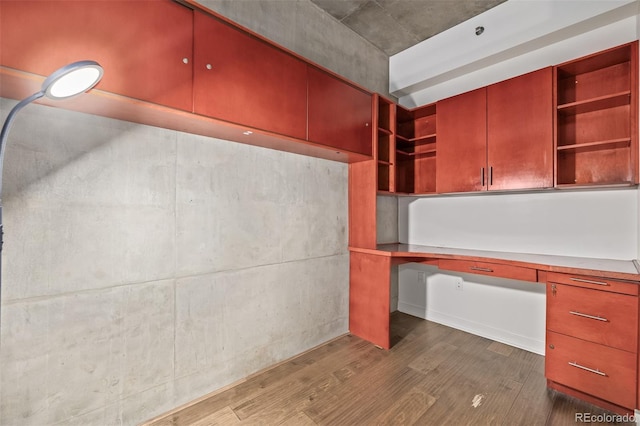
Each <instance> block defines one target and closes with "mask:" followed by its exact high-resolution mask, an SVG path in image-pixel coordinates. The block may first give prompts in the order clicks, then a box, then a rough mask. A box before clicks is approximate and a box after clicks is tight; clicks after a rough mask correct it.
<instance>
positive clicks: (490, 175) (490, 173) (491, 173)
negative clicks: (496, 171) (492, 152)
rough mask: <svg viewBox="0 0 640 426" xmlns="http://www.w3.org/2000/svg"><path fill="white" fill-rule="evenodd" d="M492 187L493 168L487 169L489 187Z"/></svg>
mask: <svg viewBox="0 0 640 426" xmlns="http://www.w3.org/2000/svg"><path fill="white" fill-rule="evenodd" d="M491 185H493V166H491V167H489V186H491Z"/></svg>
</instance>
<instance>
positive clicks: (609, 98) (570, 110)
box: [558, 90, 631, 114]
mask: <svg viewBox="0 0 640 426" xmlns="http://www.w3.org/2000/svg"><path fill="white" fill-rule="evenodd" d="M630 98H631V91H629V90H627V91H624V92H619V93H612V94H610V95H606V96H598V97H597V98H591V99H586V100H583V101H578V102H570V103H567V104H562V105H558V112H560V113H563V114H584V113H585V112H592V111H597V110H600V109H607V108H615V107H619V106H622V105H628V104H629V102H630Z"/></svg>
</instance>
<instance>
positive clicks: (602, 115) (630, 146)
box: [555, 42, 638, 187]
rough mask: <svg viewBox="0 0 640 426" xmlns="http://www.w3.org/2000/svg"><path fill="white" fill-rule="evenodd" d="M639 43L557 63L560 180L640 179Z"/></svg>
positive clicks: (564, 182) (607, 182)
mask: <svg viewBox="0 0 640 426" xmlns="http://www.w3.org/2000/svg"><path fill="white" fill-rule="evenodd" d="M637 56H638V43H637V42H633V43H629V44H626V45H623V46H619V47H616V48H613V49H609V50H606V51H604V52H600V53H596V54H594V55H590V56H587V57H584V58H581V59H577V60H574V61H571V62H567V63H564V64H561V65H558V66H557V67H555V83H556V94H555V104H556V109H557V129H556V150H557V153H556V155H557V158H556V185H557V186H559V187H571V186H585V185H620V184H623V185H624V184H626V185H629V184H636V183H638V140H637V139H638V135H637V132H638V129H637V126H638V124H637V121H638V119H637V117H638V105H637V104H638V99H637V96H638V93H637V92H638V58H637Z"/></svg>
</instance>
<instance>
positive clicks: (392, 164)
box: [373, 94, 397, 193]
mask: <svg viewBox="0 0 640 426" xmlns="http://www.w3.org/2000/svg"><path fill="white" fill-rule="evenodd" d="M373 111H374V117H373V118H374V120H373V125H374V129H375V132H376V133H375V135H374V147H375V150H374V157H375V159H376V162H377V163H376V164H377V173H378V187H377V188H378V191H379V192H389V193H393V192H395V188H396V176H395V174H396V164H397V158H396V148H395V147H396V105H395V104H394V103H393V102H391V101H390V100H388V99H385V98H383V97H382V96H380V95H378V94H376V95H374V98H373Z"/></svg>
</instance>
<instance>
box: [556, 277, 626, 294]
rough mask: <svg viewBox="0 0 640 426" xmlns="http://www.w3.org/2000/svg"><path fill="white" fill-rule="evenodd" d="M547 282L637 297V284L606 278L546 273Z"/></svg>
mask: <svg viewBox="0 0 640 426" xmlns="http://www.w3.org/2000/svg"><path fill="white" fill-rule="evenodd" d="M547 282H548V283H551V282H554V283H558V284H569V285H574V286H578V287H583V288H591V289H594V290H604V291H611V292H614V293H623V294H630V295H632V296H637V295H638V283H633V282H625V281H616V280H610V279H608V278H600V277H590V276H585V275H571V274H559V273H557V272H549V273H547Z"/></svg>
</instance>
